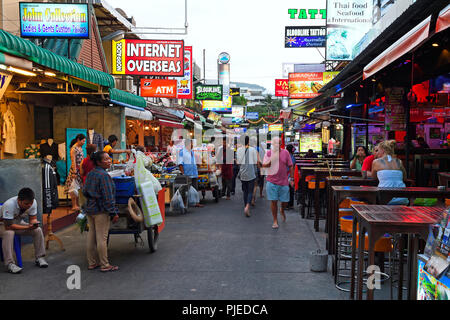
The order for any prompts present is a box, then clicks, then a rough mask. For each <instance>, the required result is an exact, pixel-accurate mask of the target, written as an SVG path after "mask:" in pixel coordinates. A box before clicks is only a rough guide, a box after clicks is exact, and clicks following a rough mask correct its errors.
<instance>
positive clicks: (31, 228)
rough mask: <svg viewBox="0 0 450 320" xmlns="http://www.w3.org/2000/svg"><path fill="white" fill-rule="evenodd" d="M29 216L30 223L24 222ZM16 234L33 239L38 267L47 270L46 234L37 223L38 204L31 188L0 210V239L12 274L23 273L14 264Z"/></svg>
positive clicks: (8, 201)
mask: <svg viewBox="0 0 450 320" xmlns="http://www.w3.org/2000/svg"><path fill="white" fill-rule="evenodd" d="M27 215H28V216H29V221H30V223H26V222H24V221H23V219H24V218H25V217H26V216H27ZM15 234H18V235H25V236H32V237H33V242H34V251H35V256H36V261H35V262H36V265H37V266H38V267H40V268H47V267H48V263H47V262H46V261H45V259H44V258H43V257H44V256H45V247H44V234H43V233H42V229H41V228H40V227H39V221H37V202H36V200H35V199H34V192H33V190H31V189H30V188H23V189H21V190H20V191H19V195H18V196H16V197H13V198H11V199H9V200H7V201H6V202H5V203H4V204H3V206H2V207H1V209H0V237H1V238H2V249H3V256H4V259H5V266H6V267H7V270H8V272H10V273H19V272H20V271H22V268H20V267H18V266H17V265H16V264H15V263H14V258H13V252H14V251H13V244H14V235H15Z"/></svg>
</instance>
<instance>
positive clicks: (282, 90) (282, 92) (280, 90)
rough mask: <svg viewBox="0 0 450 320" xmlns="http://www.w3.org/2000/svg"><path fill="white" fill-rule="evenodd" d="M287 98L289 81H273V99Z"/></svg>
mask: <svg viewBox="0 0 450 320" xmlns="http://www.w3.org/2000/svg"><path fill="white" fill-rule="evenodd" d="M288 96H289V79H275V97H288Z"/></svg>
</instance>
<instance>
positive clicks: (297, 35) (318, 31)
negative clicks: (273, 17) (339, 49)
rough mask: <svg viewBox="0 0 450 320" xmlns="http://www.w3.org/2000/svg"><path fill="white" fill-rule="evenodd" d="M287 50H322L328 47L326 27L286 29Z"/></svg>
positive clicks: (285, 45)
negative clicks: (321, 48)
mask: <svg viewBox="0 0 450 320" xmlns="http://www.w3.org/2000/svg"><path fill="white" fill-rule="evenodd" d="M285 31H286V32H285V43H284V47H285V48H320V47H325V46H326V45H327V30H326V27H286V29H285Z"/></svg>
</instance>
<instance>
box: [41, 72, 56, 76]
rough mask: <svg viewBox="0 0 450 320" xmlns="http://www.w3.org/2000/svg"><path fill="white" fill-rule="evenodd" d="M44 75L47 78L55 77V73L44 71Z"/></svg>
mask: <svg viewBox="0 0 450 320" xmlns="http://www.w3.org/2000/svg"><path fill="white" fill-rule="evenodd" d="M44 74H45V75H46V76H48V77H56V73H53V72H49V71H45V72H44Z"/></svg>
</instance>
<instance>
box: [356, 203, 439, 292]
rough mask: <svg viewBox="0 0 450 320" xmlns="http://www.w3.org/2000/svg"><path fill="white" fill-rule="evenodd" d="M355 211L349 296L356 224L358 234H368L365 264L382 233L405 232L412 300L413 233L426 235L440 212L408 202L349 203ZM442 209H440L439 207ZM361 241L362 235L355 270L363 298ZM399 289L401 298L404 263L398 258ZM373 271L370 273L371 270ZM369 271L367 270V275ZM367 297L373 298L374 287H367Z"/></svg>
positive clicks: (400, 244)
mask: <svg viewBox="0 0 450 320" xmlns="http://www.w3.org/2000/svg"><path fill="white" fill-rule="evenodd" d="M352 208H353V211H354V219H353V234H352V239H353V240H352V267H351V270H352V271H351V284H350V299H354V296H355V292H354V291H355V272H356V271H355V265H356V260H355V259H356V228H357V224H359V230H358V231H359V234H360V235H364V234H366V232H367V234H368V255H369V262H368V265H369V266H371V265H374V263H375V252H374V248H375V242H376V241H377V240H378V239H379V238H380V237H382V236H383V235H384V234H385V233H389V234H391V235H394V234H408V235H413V237H410V241H409V249H408V281H407V283H408V297H409V299H411V300H413V299H415V297H416V292H415V291H416V287H415V284H416V282H417V281H416V277H417V274H416V272H415V269H416V257H417V251H418V243H417V242H418V238H417V236H416V235H419V236H421V237H422V238H423V239H425V240H426V239H427V237H428V230H429V225H430V224H435V223H437V222H438V221H439V220H440V219H439V214H438V211H437V210H432V209H430V208H425V209H424V207H407V206H385V205H352ZM441 210H442V209H441ZM364 243H365V237H363V236H360V237H359V243H358V272H357V299H358V300H361V299H362V290H363V266H364ZM403 247H404V244H403V239H400V241H399V252H400V254H402V251H403ZM399 270H400V271H399V282H398V283H399V290H398V299H399V300H401V299H402V294H403V292H402V291H403V290H402V289H401V287H402V283H403V264H402V259H400V267H399ZM371 274H372V273H371ZM371 274H368V275H369V276H370V275H371ZM367 289H368V291H367V300H373V293H374V292H373V288H372V289H371V288H367Z"/></svg>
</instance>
